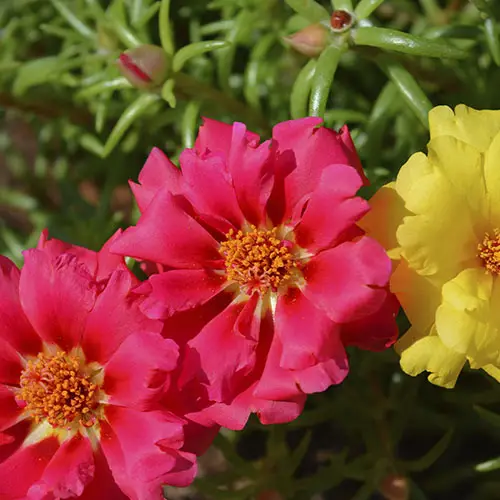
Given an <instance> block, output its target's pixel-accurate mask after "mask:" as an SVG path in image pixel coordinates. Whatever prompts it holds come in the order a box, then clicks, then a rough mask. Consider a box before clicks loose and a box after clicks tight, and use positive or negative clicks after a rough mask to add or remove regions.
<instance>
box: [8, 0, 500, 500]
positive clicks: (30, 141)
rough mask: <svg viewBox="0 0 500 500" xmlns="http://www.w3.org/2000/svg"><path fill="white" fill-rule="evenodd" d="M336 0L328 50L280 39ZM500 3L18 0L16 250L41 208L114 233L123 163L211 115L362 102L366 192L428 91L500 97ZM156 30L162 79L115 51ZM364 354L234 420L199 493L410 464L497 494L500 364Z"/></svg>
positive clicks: (456, 486) (353, 478)
mask: <svg viewBox="0 0 500 500" xmlns="http://www.w3.org/2000/svg"><path fill="white" fill-rule="evenodd" d="M332 4H333V5H332ZM333 6H334V7H335V8H337V9H347V10H352V9H354V13H355V23H354V25H353V27H352V28H351V29H348V30H347V31H342V32H339V33H334V34H332V35H331V36H330V38H329V41H328V44H327V46H326V47H325V49H324V51H323V52H322V53H321V55H319V57H318V58H317V59H311V60H308V59H307V58H306V57H304V56H302V55H300V54H298V53H296V52H294V51H293V50H292V49H291V48H290V47H289V46H288V45H287V44H285V43H284V42H283V39H282V38H283V37H284V36H287V35H290V34H292V33H294V32H296V31H298V30H300V29H302V28H304V27H305V26H307V25H309V24H311V23H316V22H322V23H326V25H328V24H329V18H330V15H331V12H332V7H333ZM499 20H500V3H499V2H497V1H492V0H490V1H488V0H475V1H471V2H467V1H465V0H446V1H445V0H442V1H438V0H420V1H417V0H385V1H383V0H360V1H357V2H356V1H355V2H351V1H350V0H349V1H347V0H334V1H333V2H327V1H322V2H320V1H315V0H286V1H283V0H211V1H204V0H171V1H170V0H161V1H155V0H110V1H104V0H64V1H63V0H50V1H47V0H2V2H0V119H1V123H2V128H1V129H0V252H1V253H2V254H5V255H7V256H9V257H11V258H13V259H14V260H15V261H17V262H19V261H20V260H21V253H20V252H21V251H22V250H23V249H25V248H27V247H30V246H33V245H34V244H35V243H36V239H37V237H38V234H39V233H40V231H41V229H43V228H45V227H48V228H49V231H50V234H51V235H52V236H54V237H59V238H62V239H66V240H69V241H71V242H73V243H77V244H82V245H86V246H88V247H90V248H98V247H99V246H100V245H101V244H102V243H103V242H104V241H105V240H106V239H107V238H108V237H109V236H110V235H111V234H112V233H113V232H114V231H115V230H116V229H117V228H118V227H120V226H124V225H126V224H130V223H131V222H133V221H134V220H135V219H136V217H137V213H136V209H135V208H134V207H133V204H132V200H131V196H130V194H129V190H128V188H127V185H126V183H127V180H128V179H129V178H132V179H135V178H136V177H137V174H138V171H139V169H140V168H141V166H142V164H143V162H144V159H145V157H146V155H147V153H148V151H149V150H150V149H151V147H152V146H158V147H160V148H163V149H164V150H166V151H167V152H168V153H169V155H170V156H171V158H173V159H174V160H175V159H176V158H177V157H178V155H179V153H180V151H181V150H182V148H184V147H189V146H191V145H192V144H193V141H194V138H195V137H196V131H197V128H198V126H199V124H200V116H209V117H211V118H215V119H219V120H223V121H234V120H238V121H243V122H245V123H246V124H247V125H248V127H249V128H250V129H253V130H255V131H256V132H259V133H260V134H262V135H263V136H269V135H270V130H271V128H272V126H273V125H274V124H275V123H277V122H279V121H283V120H287V119H290V118H291V117H293V118H299V117H301V116H305V115H306V114H313V115H318V116H323V117H324V119H325V122H326V124H327V125H328V126H332V127H339V126H341V125H343V124H344V123H345V122H347V123H348V125H349V126H350V128H351V132H352V135H353V137H354V140H355V142H356V145H357V147H358V149H359V152H360V156H361V158H362V161H363V164H364V166H365V168H366V171H367V175H368V176H369V178H370V180H371V181H372V186H371V187H370V188H369V189H367V191H366V195H367V196H368V195H369V194H370V193H371V192H373V190H375V189H376V188H377V187H379V186H380V185H382V184H383V183H385V182H388V181H389V180H391V179H392V178H393V177H394V175H395V173H396V172H397V170H398V169H399V168H400V167H401V165H402V164H403V163H404V162H405V161H406V159H407V158H408V157H409V156H410V155H411V154H412V153H414V152H415V151H418V150H421V149H422V148H423V147H424V145H425V142H426V141H427V138H428V135H427V134H428V132H427V130H426V127H427V119H426V116H427V112H428V110H429V109H430V107H431V106H432V105H437V104H447V105H450V106H454V105H455V104H458V103H461V102H462V103H465V104H467V105H469V106H473V107H477V108H500V93H499V92H498V87H499V85H500V67H499V66H500V42H499V39H500V38H499V33H500V26H499ZM140 44H156V45H158V46H161V47H163V50H164V51H165V52H166V54H167V55H168V56H169V57H170V58H171V61H172V69H171V72H170V74H169V75H168V78H167V79H166V81H165V82H164V83H163V84H162V86H161V88H155V89H150V90H139V89H136V88H134V87H133V86H132V85H131V84H130V83H129V82H128V80H126V79H125V78H124V77H123V76H122V75H121V74H120V72H119V69H118V67H117V65H116V64H115V61H116V59H117V58H118V56H119V55H120V54H121V53H122V52H123V51H125V50H127V49H132V48H134V47H137V46H138V45H140ZM169 60H170V59H169ZM351 366H352V369H351V374H350V376H349V378H348V380H347V381H346V383H344V384H343V385H342V386H340V387H336V388H332V389H330V390H329V391H327V392H326V393H324V394H318V395H315V396H313V397H310V398H309V401H308V404H307V407H306V410H305V412H304V414H303V415H302V416H301V417H300V418H299V419H298V420H297V421H295V422H293V423H291V424H288V425H286V426H275V427H272V428H271V427H263V426H261V425H259V424H258V423H256V421H252V422H251V423H250V425H249V426H248V428H247V429H246V430H245V431H243V432H239V433H232V432H224V433H222V434H221V435H220V436H219V437H218V439H217V441H216V443H215V446H216V447H217V448H218V449H219V450H220V451H221V452H222V453H223V455H224V457H225V463H224V466H223V467H221V468H220V470H218V471H215V472H214V471H213V470H212V471H211V472H210V467H208V466H207V467H205V468H206V469H207V471H206V473H205V475H203V476H201V477H200V478H199V479H198V480H197V482H196V489H197V491H199V492H200V495H203V496H201V497H199V498H215V499H217V498H221V499H222V498H228V499H238V498H240V499H250V498H258V496H259V495H260V494H262V495H263V492H268V493H269V492H270V491H277V492H279V493H280V494H281V495H282V497H283V498H286V499H297V500H299V499H308V498H313V496H314V495H316V494H321V495H323V496H321V497H320V496H316V497H314V498H325V499H329V498H335V499H339V500H343V499H350V498H353V499H356V500H360V499H370V498H374V499H375V498H381V497H380V496H376V495H377V493H376V492H377V491H378V490H379V489H380V486H381V484H382V482H383V480H384V478H387V477H388V476H390V475H394V474H397V475H400V476H405V477H407V478H408V480H409V483H408V484H409V485H410V487H411V498H412V499H415V500H417V499H419V500H424V499H443V498H457V499H461V500H462V499H463V500H467V499H471V500H472V499H473V500H493V499H496V498H498V491H500V489H499V483H500V476H499V468H500V459H499V458H498V456H499V453H498V450H499V446H500V434H499V429H498V421H499V419H500V416H499V413H500V390H499V388H498V384H496V385H495V384H493V383H491V381H490V380H489V379H488V378H487V377H486V376H483V375H481V374H479V373H477V372H472V371H471V372H468V373H465V374H463V375H462V376H461V379H460V383H459V385H458V387H457V388H456V389H454V390H453V391H451V392H448V391H446V390H444V389H438V388H435V387H433V386H430V385H429V384H428V383H427V382H426V381H425V380H424V379H422V378H421V377H419V378H417V379H412V378H410V377H407V376H406V375H403V374H401V373H400V371H399V367H398V363H397V357H396V355H395V354H394V353H392V352H387V353H382V354H369V355H367V354H365V353H361V352H353V353H351ZM451 429H453V430H451ZM193 498H194V497H193ZM196 498H198V497H196ZM261 498H262V499H263V498H265V497H264V496H261Z"/></svg>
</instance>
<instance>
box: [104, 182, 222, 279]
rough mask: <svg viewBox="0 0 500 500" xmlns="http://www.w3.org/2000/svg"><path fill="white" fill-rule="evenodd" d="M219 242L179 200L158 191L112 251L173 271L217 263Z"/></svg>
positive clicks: (115, 243) (165, 192) (164, 190)
mask: <svg viewBox="0 0 500 500" xmlns="http://www.w3.org/2000/svg"><path fill="white" fill-rule="evenodd" d="M217 248H218V243H217V242H216V241H215V239H214V238H213V237H212V236H211V235H210V234H209V233H208V232H207V231H206V230H205V229H203V227H202V226H200V224H198V222H196V221H195V220H194V219H193V218H192V217H191V216H190V215H188V214H187V213H186V211H185V210H184V208H183V206H182V204H181V202H180V200H179V199H177V198H175V197H174V196H172V195H171V194H170V192H168V191H167V190H166V189H162V190H160V191H159V192H158V193H157V194H156V196H155V198H154V199H153V200H152V202H151V203H150V204H149V206H148V208H147V210H146V211H145V212H144V214H143V215H142V216H141V218H140V219H139V222H138V223H137V226H135V227H129V228H128V229H126V230H125V232H124V233H123V234H122V235H121V236H120V237H119V238H118V239H117V240H116V241H115V242H114V243H113V244H112V245H111V251H113V252H115V253H118V254H120V255H129V256H131V257H134V258H136V259H141V260H149V261H152V262H156V263H160V264H164V265H166V266H170V267H176V268H185V269H193V268H202V267H204V266H205V265H207V263H210V262H213V261H214V260H215V261H216V260H220V255H219V252H218V250H217Z"/></svg>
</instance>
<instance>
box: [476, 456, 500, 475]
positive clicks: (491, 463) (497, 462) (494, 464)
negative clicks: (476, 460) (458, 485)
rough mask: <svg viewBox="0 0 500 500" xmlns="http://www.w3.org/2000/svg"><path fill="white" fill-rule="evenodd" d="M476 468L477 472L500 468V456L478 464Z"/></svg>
mask: <svg viewBox="0 0 500 500" xmlns="http://www.w3.org/2000/svg"><path fill="white" fill-rule="evenodd" d="M474 469H476V470H477V472H491V471H493V470H497V469H500V457H498V458H494V459H493V460H488V461H486V462H482V463H480V464H477V465H476V466H475V467H474Z"/></svg>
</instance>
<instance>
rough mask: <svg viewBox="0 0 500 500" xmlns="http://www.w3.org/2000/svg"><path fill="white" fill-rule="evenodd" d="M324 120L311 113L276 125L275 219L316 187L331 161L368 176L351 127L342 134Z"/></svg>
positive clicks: (288, 212)
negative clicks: (326, 124) (361, 162)
mask: <svg viewBox="0 0 500 500" xmlns="http://www.w3.org/2000/svg"><path fill="white" fill-rule="evenodd" d="M321 124H322V119H321V118H316V117H309V118H302V119H299V120H291V121H287V122H282V123H279V124H278V125H276V126H275V127H274V129H273V140H274V141H276V147H277V152H276V154H277V158H276V162H275V169H276V184H275V190H274V192H273V195H272V201H271V211H272V212H274V217H273V220H275V222H280V221H281V220H282V219H287V218H288V217H289V216H290V214H291V212H292V211H293V208H294V207H295V205H296V204H297V203H298V202H300V200H302V199H303V198H304V196H306V195H308V194H309V193H311V192H312V191H313V190H314V189H315V188H316V186H317V184H318V182H319V179H320V177H321V173H322V171H323V169H324V168H325V167H327V166H328V165H351V166H353V167H354V168H355V169H356V170H358V172H359V174H360V175H361V176H362V178H363V179H364V178H365V177H364V174H363V172H362V169H361V165H360V162H359V158H358V156H357V154H356V151H355V149H354V147H353V144H352V140H351V138H350V135H349V132H348V130H347V129H346V128H345V129H342V131H341V133H340V134H339V133H337V132H335V131H333V130H330V129H327V128H325V127H319V125H321ZM283 203H284V206H283ZM280 205H281V207H282V208H281V209H280V208H279V207H280ZM280 211H281V214H280ZM277 217H278V219H276V218H277Z"/></svg>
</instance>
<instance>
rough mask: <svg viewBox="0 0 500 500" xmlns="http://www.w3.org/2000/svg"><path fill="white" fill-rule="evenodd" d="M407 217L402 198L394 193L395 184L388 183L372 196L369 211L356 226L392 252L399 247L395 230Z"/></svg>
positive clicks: (407, 213)
mask: <svg viewBox="0 0 500 500" xmlns="http://www.w3.org/2000/svg"><path fill="white" fill-rule="evenodd" d="M407 215H410V212H408V210H406V208H405V204H404V200H403V198H401V196H399V194H398V193H397V191H396V183H395V182H390V183H389V184H386V185H385V186H382V187H381V188H380V189H379V190H378V191H377V192H376V193H375V194H374V195H373V196H372V198H371V199H370V211H369V212H368V213H367V214H366V215H365V216H364V217H363V218H362V219H361V220H360V221H359V222H358V226H360V227H361V228H362V229H363V230H364V231H365V232H366V234H367V236H370V237H372V238H374V239H375V240H377V241H378V242H379V243H380V244H381V245H382V246H383V247H384V248H385V249H386V250H387V251H390V250H393V252H394V251H395V249H397V247H398V246H399V244H398V240H397V239H396V230H397V228H398V226H399V225H400V224H401V223H402V222H403V218H404V217H405V216H407ZM391 256H392V254H391Z"/></svg>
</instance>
